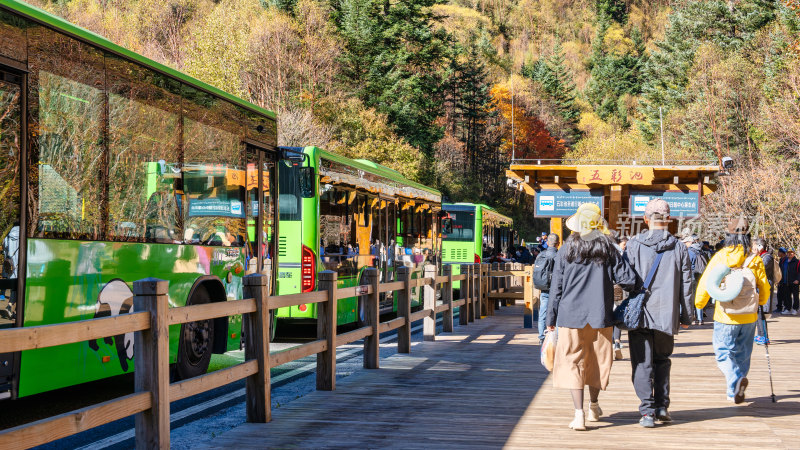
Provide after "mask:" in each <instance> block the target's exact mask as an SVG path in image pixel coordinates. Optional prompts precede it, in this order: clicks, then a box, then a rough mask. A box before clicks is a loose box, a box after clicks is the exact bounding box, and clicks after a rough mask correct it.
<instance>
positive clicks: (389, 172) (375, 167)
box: [306, 147, 442, 201]
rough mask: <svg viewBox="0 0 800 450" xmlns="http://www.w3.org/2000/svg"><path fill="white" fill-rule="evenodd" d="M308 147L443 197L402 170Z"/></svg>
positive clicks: (374, 173) (346, 163)
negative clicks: (406, 175)
mask: <svg viewBox="0 0 800 450" xmlns="http://www.w3.org/2000/svg"><path fill="white" fill-rule="evenodd" d="M306 149H307V150H314V151H317V152H318V153H319V155H320V157H321V158H323V159H327V160H330V161H333V162H337V163H339V164H344V165H346V166H350V167H354V168H356V169H359V170H363V171H365V172H369V173H371V174H373V175H378V176H381V177H384V178H388V179H390V180H392V181H396V182H398V183H401V184H404V185H407V186H410V187H413V188H416V189H419V190H422V191H425V192H427V193H429V194H433V195H434V196H436V197H439V198H440V199H441V196H442V193H441V192H439V191H438V190H436V189H434V188H432V187H428V186H425V185H424V184H420V183H417V182H416V181H411V180H409V179H408V178H406V177H404V176H403V175H402V174H400V172H398V171H396V170H393V169H390V168H388V167H386V166H382V165H380V164H377V163H375V162H372V161H369V160H365V159H350V158H347V157H345V156H342V155H339V154H336V153H333V152H330V151H327V150H324V149H321V148H318V147H306ZM440 201H441V200H440Z"/></svg>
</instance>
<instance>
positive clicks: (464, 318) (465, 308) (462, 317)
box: [458, 264, 470, 325]
mask: <svg viewBox="0 0 800 450" xmlns="http://www.w3.org/2000/svg"><path fill="white" fill-rule="evenodd" d="M469 267H470V265H469V264H462V265H461V275H465V276H466V278H465V279H464V280H463V281H461V289H460V291H461V299H463V300H464V304H463V305H461V306H459V307H458V324H459V325H466V324H467V323H468V322H469Z"/></svg>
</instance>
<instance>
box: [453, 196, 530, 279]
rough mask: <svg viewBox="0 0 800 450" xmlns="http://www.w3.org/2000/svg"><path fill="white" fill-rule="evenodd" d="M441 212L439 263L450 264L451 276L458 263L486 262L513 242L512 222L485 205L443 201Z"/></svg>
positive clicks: (458, 267) (457, 272)
mask: <svg viewBox="0 0 800 450" xmlns="http://www.w3.org/2000/svg"><path fill="white" fill-rule="evenodd" d="M442 212H443V214H442V216H443V219H442V263H443V264H453V265H454V266H455V267H453V274H454V275H455V274H460V273H461V264H470V263H481V262H488V261H489V259H490V258H492V257H493V256H495V255H499V254H500V253H501V252H505V251H506V250H507V249H508V247H509V246H510V245H512V244H513V243H514V241H515V238H514V221H513V220H512V219H511V218H510V217H506V216H504V215H502V214H500V213H499V212H497V211H496V210H495V209H493V208H491V207H489V206H486V205H481V204H474V203H445V204H443V205H442ZM460 285H461V284H460V283H459V282H456V283H454V288H458V287H460Z"/></svg>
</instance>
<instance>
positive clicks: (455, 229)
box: [442, 212, 475, 241]
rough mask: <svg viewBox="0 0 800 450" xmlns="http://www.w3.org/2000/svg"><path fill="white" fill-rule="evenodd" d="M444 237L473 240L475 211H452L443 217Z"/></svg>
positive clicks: (446, 238) (448, 239)
mask: <svg viewBox="0 0 800 450" xmlns="http://www.w3.org/2000/svg"><path fill="white" fill-rule="evenodd" d="M443 220H444V221H445V223H444V224H443V226H442V239H443V240H446V241H472V240H474V239H475V213H471V212H451V213H449V214H448V217H447V218H445V219H443Z"/></svg>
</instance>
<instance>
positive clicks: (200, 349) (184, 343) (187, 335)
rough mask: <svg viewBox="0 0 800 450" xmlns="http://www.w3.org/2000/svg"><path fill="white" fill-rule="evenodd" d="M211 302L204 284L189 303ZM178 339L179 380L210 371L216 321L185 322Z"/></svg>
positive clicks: (177, 365) (177, 367)
mask: <svg viewBox="0 0 800 450" xmlns="http://www.w3.org/2000/svg"><path fill="white" fill-rule="evenodd" d="M210 302H211V297H210V295H209V293H208V291H207V290H206V288H205V287H204V286H198V287H197V289H195V291H194V293H193V294H192V298H191V299H189V301H188V302H187V303H186V304H187V305H203V304H206V303H210ZM179 336H180V337H179V339H178V358H177V361H176V362H175V372H176V374H177V378H178V380H186V379H188V378H193V377H197V376H200V375H203V374H204V373H206V371H208V364H209V363H210V362H211V353H212V351H213V348H214V321H213V320H199V321H197V322H190V323H184V324H183V325H181V331H180V335H179Z"/></svg>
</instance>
